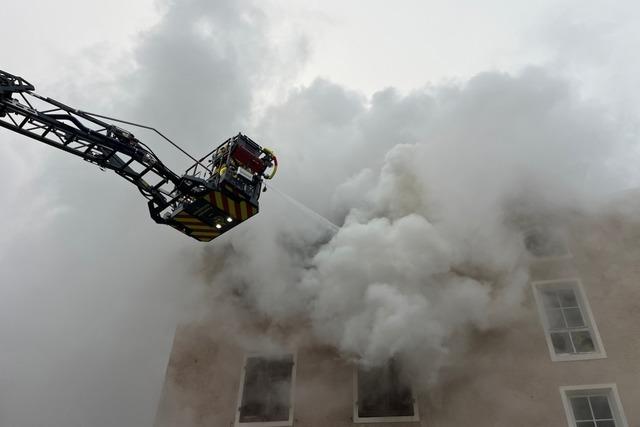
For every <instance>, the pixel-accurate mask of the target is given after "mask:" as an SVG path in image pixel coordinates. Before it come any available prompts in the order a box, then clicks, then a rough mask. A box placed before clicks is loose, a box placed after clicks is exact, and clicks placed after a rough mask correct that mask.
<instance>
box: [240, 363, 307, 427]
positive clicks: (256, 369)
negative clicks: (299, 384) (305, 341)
mask: <svg viewBox="0 0 640 427" xmlns="http://www.w3.org/2000/svg"><path fill="white" fill-rule="evenodd" d="M294 382H295V355H291V354H289V355H281V356H276V357H265V356H247V357H246V358H245V363H244V367H243V369H242V378H241V381H240V392H239V395H238V410H237V413H236V426H251V427H279V426H283V427H284V426H292V425H293V384H294Z"/></svg>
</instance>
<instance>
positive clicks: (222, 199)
mask: <svg viewBox="0 0 640 427" xmlns="http://www.w3.org/2000/svg"><path fill="white" fill-rule="evenodd" d="M204 198H205V200H207V201H208V202H209V203H211V204H212V205H213V206H215V207H216V208H218V209H220V210H221V211H223V212H226V213H228V214H229V216H230V217H231V218H233V219H235V220H236V221H244V220H246V219H247V218H249V217H252V216H254V215H255V214H257V213H258V208H257V207H255V206H253V205H252V204H251V203H247V202H246V201H245V200H240V201H236V200H234V199H232V198H231V197H228V196H226V195H224V193H221V192H219V191H212V192H211V193H209V194H207V195H206V196H205V197H204Z"/></svg>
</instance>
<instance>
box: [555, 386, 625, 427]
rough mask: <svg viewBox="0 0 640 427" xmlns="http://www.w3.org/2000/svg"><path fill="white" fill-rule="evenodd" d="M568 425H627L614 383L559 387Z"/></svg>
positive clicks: (582, 426) (578, 426)
mask: <svg viewBox="0 0 640 427" xmlns="http://www.w3.org/2000/svg"><path fill="white" fill-rule="evenodd" d="M560 394H561V396H562V402H563V404H564V409H565V412H566V413H567V421H568V423H569V427H628V425H627V420H626V418H625V416H624V412H623V410H622V404H621V402H620V397H619V396H618V389H617V388H616V385H615V384H596V385H587V386H568V387H560Z"/></svg>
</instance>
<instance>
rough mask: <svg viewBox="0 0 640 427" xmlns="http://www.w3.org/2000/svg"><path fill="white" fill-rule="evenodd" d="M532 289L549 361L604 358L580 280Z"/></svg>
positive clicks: (552, 282)
mask: <svg viewBox="0 0 640 427" xmlns="http://www.w3.org/2000/svg"><path fill="white" fill-rule="evenodd" d="M533 287H534V296H535V298H536V302H537V304H538V310H539V312H540V317H541V319H542V324H543V325H544V329H545V335H546V338H547V344H548V345H549V352H550V353H551V359H552V360H554V361H561V360H580V359H597V358H603V357H606V353H605V351H604V348H603V346H602V342H601V340H600V335H599V333H598V329H597V327H596V324H595V322H594V320H593V315H592V314H591V308H590V307H589V304H588V302H587V298H586V297H585V295H584V291H583V289H582V284H581V283H580V281H579V280H577V279H566V280H549V281H542V282H534V283H533Z"/></svg>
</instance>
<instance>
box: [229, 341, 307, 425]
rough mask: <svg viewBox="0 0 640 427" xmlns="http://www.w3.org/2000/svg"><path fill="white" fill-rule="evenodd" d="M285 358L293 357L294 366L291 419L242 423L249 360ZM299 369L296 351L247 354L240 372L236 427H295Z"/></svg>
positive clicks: (290, 407)
mask: <svg viewBox="0 0 640 427" xmlns="http://www.w3.org/2000/svg"><path fill="white" fill-rule="evenodd" d="M284 356H292V357H293V366H292V367H291V390H290V392H289V393H290V394H289V418H288V419H287V420H286V421H256V422H240V407H241V406H242V394H243V392H244V380H245V376H246V373H247V369H246V367H247V360H248V359H249V358H252V357H261V358H265V359H267V358H274V357H275V358H277V357H284ZM297 367H298V354H297V352H296V351H292V352H289V353H279V354H265V353H248V354H245V356H244V360H243V362H242V368H241V370H240V387H239V390H238V400H237V402H238V403H237V404H236V418H235V423H234V426H235V427H292V426H293V409H294V404H295V399H294V397H295V392H294V390H295V384H296V370H297Z"/></svg>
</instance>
